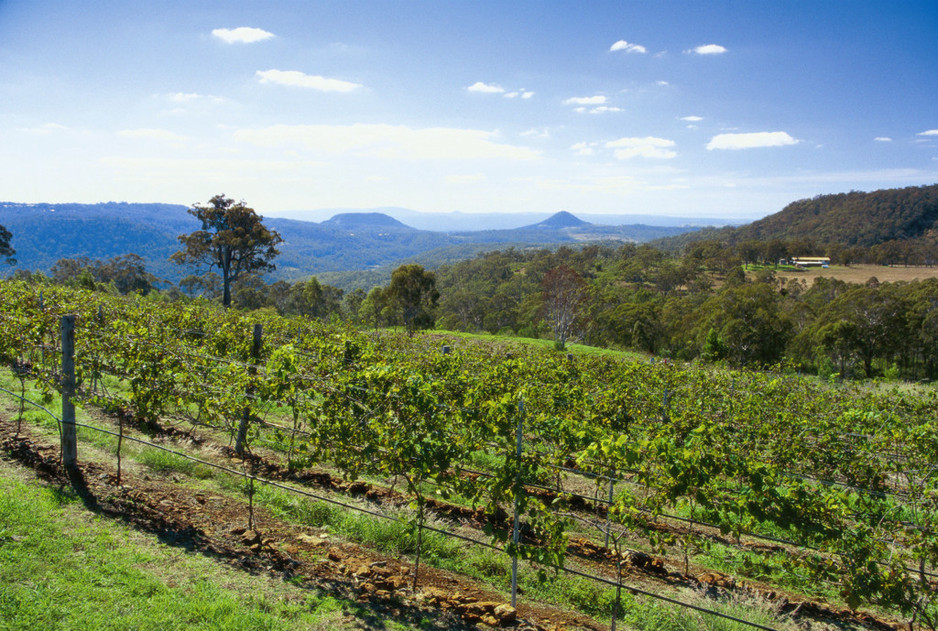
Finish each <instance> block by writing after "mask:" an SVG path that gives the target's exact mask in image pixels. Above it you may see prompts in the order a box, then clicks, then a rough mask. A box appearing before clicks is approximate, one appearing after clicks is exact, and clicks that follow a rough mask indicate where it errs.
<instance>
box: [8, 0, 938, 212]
mask: <svg viewBox="0 0 938 631" xmlns="http://www.w3.org/2000/svg"><path fill="white" fill-rule="evenodd" d="M936 41H938V2H936V1H935V0H930V1H915V0H912V1H906V2H902V3H897V2H892V1H889V2H885V1H884V2H862V1H854V2H846V1H843V2H841V1H836V0H825V1H824V2H817V1H812V2H798V1H788V2H768V1H765V2H763V1H754V0H753V1H747V2H719V1H715V2H714V1H708V2H700V1H695V2H685V1H673V2H672V1H668V0H658V1H655V2H637V1H634V2H633V1H624V0H620V1H616V2H603V1H592V2H572V1H571V2H558V1H551V0H538V1H506V0H500V1H495V2H490V1H487V0H474V1H472V2H448V1H444V0H434V1H416V0H415V1H409V2H403V1H395V0H384V1H370V2H354V1H349V0H346V1H334V2H332V1H330V2H314V1H309V2H300V1H293V2H282V1H277V0H270V1H267V2H192V1H186V2H160V1H152V2H129V1H94V0H89V1H86V2H74V1H61V2H54V1H44V0H29V1H26V0H0V199H2V200H4V201H15V202H40V201H45V202H66V201H73V202H99V201H112V200H113V201H129V202H171V203H183V204H192V203H195V202H203V201H207V200H208V199H209V198H210V197H211V196H212V195H215V194H217V193H222V192H223V193H225V194H227V195H229V196H232V197H235V198H239V199H244V200H245V201H247V202H248V204H249V205H251V206H252V207H254V208H255V209H257V210H258V212H260V213H261V214H264V215H268V216H278V215H287V214H290V211H298V210H307V209H309V210H312V209H318V208H370V207H379V206H402V207H407V208H411V209H414V210H418V211H425V212H449V211H462V212H545V213H552V212H556V211H558V210H569V211H571V212H574V213H577V212H580V213H636V214H638V213H641V214H660V215H670V216H689V217H693V216H702V217H725V218H734V219H755V218H758V217H762V216H765V215H767V214H770V213H773V212H776V211H778V210H780V209H781V208H782V207H783V206H784V205H785V204H786V203H788V202H790V201H793V200H796V199H801V198H804V197H811V196H814V195H818V194H826V193H837V192H844V191H849V190H873V189H877V188H893V187H902V186H912V185H925V184H934V183H936V182H938V53H936V52H935V47H934V46H935V42H936ZM291 216H300V217H301V216H302V215H297V214H296V213H293V214H292V215H291Z"/></svg>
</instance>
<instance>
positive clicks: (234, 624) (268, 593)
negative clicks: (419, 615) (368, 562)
mask: <svg viewBox="0 0 938 631" xmlns="http://www.w3.org/2000/svg"><path fill="white" fill-rule="evenodd" d="M363 618H369V624H365V625H362V624H360V623H361V622H362V620H363ZM350 620H351V622H349V621H350ZM356 621H357V622H358V623H359V624H353V623H354V622H356ZM375 623H377V624H376V626H377V628H387V629H406V628H411V627H407V626H404V625H401V624H398V623H395V622H392V621H391V620H376V619H375V616H374V614H372V613H370V612H368V611H367V610H364V609H362V608H360V607H359V606H358V605H356V604H353V603H349V602H345V601H341V600H338V599H336V598H335V597H332V596H329V595H325V594H322V593H319V592H317V591H315V590H309V589H303V588H301V587H298V586H294V585H290V584H288V583H283V582H280V581H277V580H272V579H267V578H262V577H251V576H248V575H242V574H239V573H238V572H237V571H235V570H232V569H229V568H227V567H225V566H221V565H219V564H217V563H216V562H213V561H211V560H209V559H207V558H205V557H202V556H199V555H194V554H188V553H186V552H183V551H181V550H177V549H174V548H169V547H166V546H162V545H159V544H157V543H155V542H154V541H152V540H150V539H148V538H146V537H144V536H143V535H139V534H137V533H135V532H133V531H131V530H128V529H126V528H124V527H122V526H119V525H116V524H113V523H110V522H108V521H106V520H104V519H101V518H98V517H95V516H91V515H89V514H88V513H86V512H84V510H83V509H82V507H81V505H80V502H78V501H77V500H76V498H75V497H74V496H72V495H71V494H70V493H69V492H68V491H63V492H60V491H57V490H55V489H49V488H44V487H39V486H35V485H31V484H25V483H23V482H20V481H18V480H15V479H12V478H11V477H9V476H8V471H6V470H2V469H0V629H3V630H13V629H28V630H29V631H33V630H35V629H83V630H86V631H88V630H97V629H226V630H228V629H245V630H247V629H323V630H325V629H333V628H340V629H341V628H361V627H362V626H374V625H375Z"/></svg>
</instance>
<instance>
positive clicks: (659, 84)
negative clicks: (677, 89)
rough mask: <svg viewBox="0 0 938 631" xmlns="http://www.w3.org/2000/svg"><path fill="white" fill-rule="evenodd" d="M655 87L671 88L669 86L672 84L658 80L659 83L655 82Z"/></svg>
mask: <svg viewBox="0 0 938 631" xmlns="http://www.w3.org/2000/svg"><path fill="white" fill-rule="evenodd" d="M655 85H657V86H661V87H665V86H669V85H671V84H670V83H668V82H667V81H664V80H658V81H655Z"/></svg>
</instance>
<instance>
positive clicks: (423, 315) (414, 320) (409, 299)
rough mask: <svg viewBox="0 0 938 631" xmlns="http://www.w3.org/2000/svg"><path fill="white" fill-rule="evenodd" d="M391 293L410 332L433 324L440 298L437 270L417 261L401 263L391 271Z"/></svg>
mask: <svg viewBox="0 0 938 631" xmlns="http://www.w3.org/2000/svg"><path fill="white" fill-rule="evenodd" d="M387 292H388V296H389V297H390V299H391V302H392V303H393V305H394V306H395V308H396V309H398V310H399V312H400V314H401V317H402V319H403V320H404V326H405V327H407V332H408V333H410V334H413V332H414V331H415V330H417V329H420V328H429V327H431V326H433V320H434V318H433V308H434V307H435V306H436V303H437V300H439V299H440V292H438V291H437V290H436V276H434V275H433V272H428V271H426V270H425V269H423V266H422V265H417V264H416V263H410V264H408V265H401V266H400V267H398V268H397V269H396V270H394V271H393V272H392V273H391V284H390V285H388V290H387Z"/></svg>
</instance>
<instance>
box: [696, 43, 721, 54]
mask: <svg viewBox="0 0 938 631" xmlns="http://www.w3.org/2000/svg"><path fill="white" fill-rule="evenodd" d="M686 52H688V53H694V54H697V55H722V54H723V53H725V52H726V48H724V47H723V46H720V45H719V44H704V45H703V46H698V47H697V48H692V49H690V50H688V51H686Z"/></svg>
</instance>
